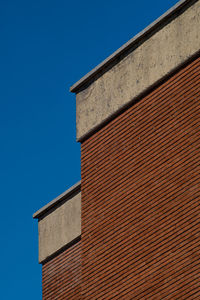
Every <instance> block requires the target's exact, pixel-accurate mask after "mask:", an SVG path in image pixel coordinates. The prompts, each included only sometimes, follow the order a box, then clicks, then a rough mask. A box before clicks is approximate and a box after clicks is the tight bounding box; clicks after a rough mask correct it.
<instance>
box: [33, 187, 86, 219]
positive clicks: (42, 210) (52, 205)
mask: <svg viewBox="0 0 200 300" xmlns="http://www.w3.org/2000/svg"><path fill="white" fill-rule="evenodd" d="M80 190H81V181H79V182H77V183H76V184H74V185H73V186H72V187H70V188H69V189H67V190H66V191H65V192H63V193H62V194H60V195H59V196H58V197H56V198H55V199H53V200H52V201H51V202H49V203H47V204H46V205H45V206H43V207H42V208H40V209H39V210H38V211H36V212H35V213H34V214H33V219H40V218H42V217H43V216H44V215H45V214H46V213H47V212H49V210H50V209H52V208H55V207H56V206H58V205H59V204H60V203H61V202H62V201H63V200H64V199H65V200H67V198H70V197H71V196H72V195H73V194H75V193H77V192H80Z"/></svg>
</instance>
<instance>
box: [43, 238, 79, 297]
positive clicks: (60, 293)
mask: <svg viewBox="0 0 200 300" xmlns="http://www.w3.org/2000/svg"><path fill="white" fill-rule="evenodd" d="M80 281H81V241H79V242H76V243H75V244H74V245H72V246H70V247H69V248H68V249H66V250H65V251H63V252H62V253H61V254H59V255H57V256H56V257H55V258H53V259H51V260H50V261H48V262H47V263H45V264H44V265H43V266H42V287H43V300H56V299H57V300H68V299H70V300H73V299H74V300H79V299H81V291H80V283H81V282H80Z"/></svg>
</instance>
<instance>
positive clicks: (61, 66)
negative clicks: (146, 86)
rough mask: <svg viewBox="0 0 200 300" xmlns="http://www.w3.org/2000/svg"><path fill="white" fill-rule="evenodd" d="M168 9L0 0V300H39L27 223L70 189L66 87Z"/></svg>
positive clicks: (70, 101) (74, 149) (152, 4)
mask: <svg viewBox="0 0 200 300" xmlns="http://www.w3.org/2000/svg"><path fill="white" fill-rule="evenodd" d="M176 2H177V1H175V0H171V1H170V0H162V1H161V0H157V1H156V0H151V1H149V0H140V1H134V0H124V1H118V0H115V1H114V0H111V1H110V0H101V1H95V0H93V1H89V0H85V1H80V0H78V1H67V0H65V1H64V0H57V1H55V0H54V1H52V0H48V1H47V0H34V1H30V0H26V1H25V0H18V1H16V0H0V40H1V46H0V185H1V189H0V191H1V218H0V222H1V224H0V236H1V247H0V251H1V253H0V254H1V256H0V257H1V272H0V286H1V296H0V298H1V299H2V300H7V299H20V300H27V299H28V300H32V299H34V300H36V299H41V298H42V297H41V266H40V265H39V264H38V259H37V257H38V242H37V221H34V220H33V219H32V214H33V213H34V212H35V211H36V210H37V209H39V208H41V207H42V206H43V205H45V204H46V203H48V202H49V201H51V200H52V199H53V198H55V197H56V196H58V195H59V194H60V193H62V192H63V191H65V190H66V189H67V188H68V187H70V186H71V185H73V184H74V183H76V182H77V181H78V180H80V145H79V144H78V143H76V138H75V135H76V131H75V96H74V95H73V94H70V92H69V87H70V86H71V85H72V84H73V83H75V82H76V81H77V80H79V79H80V78H81V77H82V76H83V75H85V74H86V73H87V72H88V71H90V70H91V69H92V68H94V67H95V66H96V65H97V64H98V63H100V62H101V61H102V60H103V59H105V58H106V57H107V56H108V55H110V54H112V53H113V52H114V51H115V50H116V49H118V48H119V47H120V46H121V45H122V44H124V43H125V42H127V41H128V40H129V39H130V38H132V37H133V36H134V35H135V34H137V33H138V32H139V31H141V30H142V29H144V28H145V27H146V26H147V25H149V24H150V23H151V22H152V21H154V20H155V19H156V18H157V17H159V16H160V15H161V14H162V13H164V12H165V11H166V10H167V9H168V8H170V7H171V6H173V5H174V4H175V3H176Z"/></svg>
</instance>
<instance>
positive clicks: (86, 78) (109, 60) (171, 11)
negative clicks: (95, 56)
mask: <svg viewBox="0 0 200 300" xmlns="http://www.w3.org/2000/svg"><path fill="white" fill-rule="evenodd" d="M196 1H198V0H196ZM196 1H195V2H196ZM191 2H194V1H191V0H181V1H179V2H178V3H176V4H175V5H174V6H172V7H171V8H170V9H169V10H167V11H166V12H165V13H164V14H163V15H162V16H160V17H159V18H157V19H156V20H155V21H154V22H152V23H151V24H150V25H149V26H147V27H146V28H145V29H144V30H142V31H140V32H139V33H138V34H137V35H136V36H134V37H133V38H132V39H130V40H129V41H128V42H127V43H125V44H124V45H122V46H121V47H120V48H119V49H117V50H116V51H115V52H114V53H113V54H111V55H110V56H108V57H107V58H106V59H105V60H104V61H102V62H101V63H100V64H98V65H97V66H96V67H95V68H94V69H92V70H91V71H90V72H88V73H87V74H86V75H85V76H83V77H82V78H81V79H80V80H78V81H77V82H76V83H74V84H73V85H72V86H71V87H70V92H72V93H78V92H79V89H81V88H82V87H83V86H84V85H85V84H87V83H88V82H89V81H90V80H92V79H93V78H94V77H95V76H96V75H97V74H98V73H100V72H101V71H102V70H103V69H105V68H106V67H107V66H108V65H109V64H111V63H112V62H113V61H114V60H116V59H118V57H120V55H122V54H123V53H124V52H126V51H128V50H129V48H130V47H132V46H133V45H134V44H137V43H138V41H139V40H141V39H143V38H145V37H146V35H147V34H149V33H151V32H152V31H153V30H154V29H155V28H157V27H159V26H161V25H162V23H164V22H165V20H166V19H168V18H170V17H171V16H172V15H175V14H176V13H177V12H178V11H179V10H180V9H181V8H182V7H183V6H185V5H187V4H188V3H191Z"/></svg>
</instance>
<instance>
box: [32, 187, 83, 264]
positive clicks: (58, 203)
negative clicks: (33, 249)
mask: <svg viewBox="0 0 200 300" xmlns="http://www.w3.org/2000/svg"><path fill="white" fill-rule="evenodd" d="M33 217H34V218H37V219H38V232H39V262H40V263H44V262H45V261H47V260H48V259H50V258H52V257H53V256H55V255H57V253H58V252H60V251H61V250H62V249H65V248H66V246H69V245H70V244H71V243H72V242H73V241H75V240H77V239H78V238H80V236H81V183H80V182H78V183H77V184H75V185H74V186H73V187H71V188H70V189H68V190H67V191H65V192H64V193H62V194H61V195H60V196H59V197H57V198H56V199H54V200H53V201H51V202H50V203H48V204H47V205H45V206H44V207H43V208H42V209H40V210H38V211H37V212H36V213H35V214H34V215H33Z"/></svg>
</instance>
